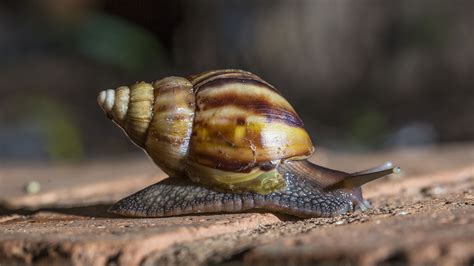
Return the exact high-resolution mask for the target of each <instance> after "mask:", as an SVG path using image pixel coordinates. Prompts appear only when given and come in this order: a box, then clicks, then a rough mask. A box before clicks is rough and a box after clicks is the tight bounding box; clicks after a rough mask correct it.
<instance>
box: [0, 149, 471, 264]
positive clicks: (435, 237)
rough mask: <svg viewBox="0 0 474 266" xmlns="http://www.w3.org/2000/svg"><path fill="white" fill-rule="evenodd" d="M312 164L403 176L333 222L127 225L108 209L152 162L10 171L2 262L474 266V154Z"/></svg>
mask: <svg viewBox="0 0 474 266" xmlns="http://www.w3.org/2000/svg"><path fill="white" fill-rule="evenodd" d="M313 159H314V161H318V162H321V163H322V164H324V165H328V166H330V167H337V168H340V169H343V170H354V171H355V170H360V169H362V168H365V167H369V166H371V165H372V164H378V163H382V162H383V161H384V160H385V159H391V160H392V161H394V162H396V163H397V164H399V165H400V166H401V167H402V168H403V170H404V171H403V172H402V174H401V175H398V176H392V177H389V178H385V179H383V180H380V181H377V182H374V183H373V184H369V185H367V186H366V187H365V188H364V195H365V196H366V198H368V199H369V200H370V201H371V202H372V205H373V208H372V209H370V210H369V211H367V212H355V213H351V214H347V215H343V216H340V217H336V218H313V219H305V220H301V219H296V218H293V217H289V216H284V215H279V214H272V213H265V212H249V213H244V214H217V215H194V216H182V217H170V218H154V219H131V218H122V217H117V216H113V215H111V214H108V213H107V212H106V209H107V208H108V206H110V204H111V203H113V202H114V201H115V200H117V199H119V198H120V197H123V196H125V195H127V194H129V193H132V192H134V191H136V190H138V189H139V188H141V187H144V186H146V185H148V184H152V183H154V182H156V181H157V180H160V179H161V178H163V177H164V175H163V174H162V173H161V172H160V171H158V170H156V168H155V167H154V166H153V165H152V164H151V162H149V161H148V160H146V159H124V160H117V161H101V162H94V163H88V164H86V163H84V164H81V165H62V166H46V165H31V164H26V163H24V164H16V165H8V166H6V167H3V168H2V169H1V170H0V181H1V184H2V186H1V187H0V203H1V204H0V206H1V207H0V264H2V263H18V262H21V263H38V264H50V263H71V262H72V263H75V264H79V265H105V264H109V265H114V264H120V265H137V264H143V265H155V264H159V265H202V264H220V265H240V264H248V265H268V264H269V263H272V264H274V265H304V264H315V263H322V264H362V265H380V264H382V265H386V264H387V265H399V264H415V265H419V264H439V265H459V264H461V265H472V264H473V263H474V241H473V239H474V193H473V192H474V146H472V145H457V146H453V145H451V146H449V147H447V146H446V147H426V148H417V149H410V150H400V151H391V152H383V153H378V154H365V155H361V154H332V153H329V152H327V151H318V155H317V157H315V158H313ZM31 180H35V181H38V182H39V183H40V184H41V186H42V188H41V190H40V192H39V193H37V194H32V195H29V194H27V193H25V192H24V186H25V184H26V183H27V182H28V181H31Z"/></svg>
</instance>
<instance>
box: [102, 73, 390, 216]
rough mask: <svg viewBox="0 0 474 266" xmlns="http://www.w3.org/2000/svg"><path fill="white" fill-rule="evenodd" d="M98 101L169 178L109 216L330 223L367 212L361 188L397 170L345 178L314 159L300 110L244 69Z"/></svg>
mask: <svg viewBox="0 0 474 266" xmlns="http://www.w3.org/2000/svg"><path fill="white" fill-rule="evenodd" d="M97 100H98V103H99V105H100V106H101V108H102V109H103V110H104V112H105V114H106V115H107V117H108V118H110V119H111V120H113V122H115V123H116V124H117V125H118V126H119V127H121V128H122V129H123V131H124V132H125V133H126V134H127V135H128V137H129V138H130V139H131V141H132V142H134V143H135V144H136V145H137V146H139V147H141V148H143V149H144V150H145V152H146V153H147V154H148V155H149V157H150V158H151V159H152V160H153V161H154V162H155V163H156V164H157V165H158V166H159V167H160V168H161V169H162V170H163V171H164V172H165V173H166V174H168V176H169V177H168V178H166V179H165V180H162V181H161V182H158V183H156V184H154V185H151V186H149V187H147V188H145V189H143V190H141V191H139V192H136V193H135V194H132V195H130V196H128V197H126V198H124V199H122V200H120V201H118V202H117V203H115V204H114V205H112V207H111V208H110V209H109V211H110V212H112V213H116V214H120V215H123V216H132V217H164V216H176V215H185V214H194V213H212V212H243V211H248V210H252V209H265V210H268V211H273V212H280V213H285V214H289V215H293V216H298V217H330V216H335V215H339V214H343V213H346V212H350V211H354V210H357V209H361V210H366V209H367V208H369V207H370V205H369V203H368V202H367V201H365V200H364V199H363V197H362V191H361V188H360V187H361V185H363V184H365V183H367V182H369V181H372V180H375V179H377V178H379V177H382V176H385V175H388V174H391V173H398V172H399V168H398V167H393V166H392V165H391V163H387V164H385V165H382V166H379V167H375V168H372V169H368V170H365V171H362V172H356V173H352V174H349V173H345V172H341V171H337V170H332V169H328V168H325V167H322V166H319V165H316V164H314V163H312V162H310V161H308V160H307V159H308V157H309V156H311V155H312V154H313V152H314V146H313V144H312V141H311V138H310V136H309V134H308V133H307V131H306V130H305V129H304V126H303V122H302V121H301V119H300V117H299V116H298V114H297V113H296V111H295V110H294V109H293V107H292V106H291V105H290V104H289V103H288V101H287V100H286V99H285V98H283V96H282V95H281V94H280V92H279V91H278V90H277V89H276V88H275V87H273V86H272V85H270V84H269V83H267V82H266V81H264V80H263V79H261V78H260V77H258V76H256V75H254V74H252V73H250V72H246V71H242V70H234V69H228V70H216V71H208V72H204V73H201V74H197V75H192V76H189V77H186V78H184V77H166V78H163V79H160V80H157V81H155V82H153V83H146V82H138V83H136V84H134V85H131V86H129V87H127V86H121V87H119V88H117V89H115V90H111V89H109V90H105V91H102V92H100V93H99V96H98V99H97Z"/></svg>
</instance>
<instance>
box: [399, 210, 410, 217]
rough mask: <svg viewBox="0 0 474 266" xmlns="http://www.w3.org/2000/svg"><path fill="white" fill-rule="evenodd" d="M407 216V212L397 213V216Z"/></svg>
mask: <svg viewBox="0 0 474 266" xmlns="http://www.w3.org/2000/svg"><path fill="white" fill-rule="evenodd" d="M407 214H408V212H406V211H401V212H399V213H397V215H401V216H403V215H407Z"/></svg>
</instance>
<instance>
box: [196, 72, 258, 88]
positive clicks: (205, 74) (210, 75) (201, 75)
mask: <svg viewBox="0 0 474 266" xmlns="http://www.w3.org/2000/svg"><path fill="white" fill-rule="evenodd" d="M230 73H238V74H247V75H253V74H252V73H250V72H247V71H243V70H239V69H220V70H211V71H206V72H202V73H198V74H194V75H190V76H188V77H187V79H188V80H189V81H190V82H191V84H193V86H194V85H196V84H198V83H199V82H201V81H203V80H205V79H210V78H213V77H216V76H219V75H224V74H230Z"/></svg>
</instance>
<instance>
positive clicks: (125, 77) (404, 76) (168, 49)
mask: <svg viewBox="0 0 474 266" xmlns="http://www.w3.org/2000/svg"><path fill="white" fill-rule="evenodd" d="M473 10H474V2H473V1H450V2H447V1H432V0H425V1H416V2H413V1H408V0H404V1H394V2H388V1H387V2H380V1H356V2H355V1H312V0H307V1H251V0H239V1H192V0H188V1H186V0H175V1H169V0H168V1H161V0H139V1H126V0H41V1H26V0H16V1H14V0H11V1H5V0H3V1H1V2H0V162H2V161H3V162H5V161H16V160H44V161H71V160H73V161H77V160H79V161H80V160H84V159H94V158H100V157H108V156H116V155H129V154H131V153H141V151H139V150H138V149H137V148H136V147H135V146H134V145H132V144H130V142H129V141H128V140H127V138H126V137H125V136H124V134H123V133H122V131H121V130H118V129H117V128H116V126H115V125H114V124H113V123H111V122H110V121H109V120H108V119H107V118H106V117H105V115H104V114H103V112H102V111H101V109H100V108H99V107H98V105H97V103H96V96H97V93H98V92H99V91H100V90H103V89H109V88H116V87H118V86H119V85H123V84H133V83H134V82H136V81H140V80H145V81H152V80H156V79H160V78H162V77H165V76H168V75H189V74H193V73H198V72H202V71H206V70H210V69H221V68H241V69H245V70H248V71H251V72H253V73H255V74H257V75H259V76H261V77H262V78H263V79H265V80H267V81H269V82H270V83H272V84H273V85H275V87H277V88H278V89H279V90H280V91H281V92H282V94H283V95H284V96H285V97H286V98H287V99H288V100H289V101H290V103H292V105H293V106H294V107H295V109H296V110H297V111H298V112H299V114H300V116H301V117H302V119H303V121H304V122H305V125H306V127H307V129H308V131H309V132H310V134H311V135H312V138H313V141H314V142H315V144H316V145H317V146H318V147H325V148H329V149H334V150H336V151H337V150H344V151H366V150H371V151H372V150H381V149H393V148H400V147H406V146H410V147H411V146H415V145H425V144H438V143H447V142H450V143H452V142H456V143H459V142H467V141H472V140H474V108H473V107H474V34H473V28H474V16H473Z"/></svg>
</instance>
